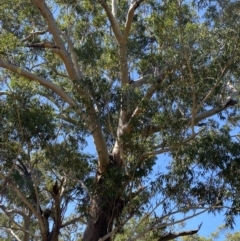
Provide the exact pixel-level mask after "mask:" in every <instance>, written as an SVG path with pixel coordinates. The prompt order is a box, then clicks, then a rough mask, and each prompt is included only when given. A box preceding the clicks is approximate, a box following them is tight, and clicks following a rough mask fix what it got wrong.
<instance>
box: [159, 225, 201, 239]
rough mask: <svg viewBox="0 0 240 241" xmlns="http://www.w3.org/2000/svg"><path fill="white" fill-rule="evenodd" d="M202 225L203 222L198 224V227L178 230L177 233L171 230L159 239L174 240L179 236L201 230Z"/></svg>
mask: <svg viewBox="0 0 240 241" xmlns="http://www.w3.org/2000/svg"><path fill="white" fill-rule="evenodd" d="M201 226H202V223H201V224H200V225H199V226H198V229H194V230H189V231H183V232H177V233H175V232H174V233H172V232H169V233H167V234H165V235H164V236H162V237H161V238H159V239H158V241H168V240H173V239H175V238H177V237H182V236H189V235H194V234H196V233H197V232H198V231H199V230H200V228H201Z"/></svg>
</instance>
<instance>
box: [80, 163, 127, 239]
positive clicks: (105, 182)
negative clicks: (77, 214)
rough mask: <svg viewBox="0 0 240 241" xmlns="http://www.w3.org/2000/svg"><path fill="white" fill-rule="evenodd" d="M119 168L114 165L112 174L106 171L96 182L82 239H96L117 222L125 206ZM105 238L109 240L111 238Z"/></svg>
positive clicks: (109, 230)
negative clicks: (105, 175)
mask: <svg viewBox="0 0 240 241" xmlns="http://www.w3.org/2000/svg"><path fill="white" fill-rule="evenodd" d="M108 170H111V168H110V169H108ZM112 170H113V169H112ZM121 170H122V167H119V166H117V167H116V166H115V167H114V170H113V172H111V171H110V173H112V174H109V173H108V175H107V177H101V178H100V180H98V182H97V183H96V186H97V187H96V190H95V195H94V196H92V200H91V201H90V208H89V217H88V221H87V227H86V229H85V232H84V235H83V241H98V240H99V238H102V237H104V236H105V235H106V234H108V233H109V232H111V231H112V228H113V224H114V222H115V224H116V223H118V218H119V216H120V215H121V213H122V210H123V208H124V206H125V201H124V200H123V199H122V198H121V195H122V191H123V190H121V189H122V186H121V185H122V173H121ZM109 183H110V184H109ZM120 190H121V191H120ZM106 240H107V241H110V240H111V238H108V239H106Z"/></svg>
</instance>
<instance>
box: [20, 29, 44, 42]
mask: <svg viewBox="0 0 240 241" xmlns="http://www.w3.org/2000/svg"><path fill="white" fill-rule="evenodd" d="M47 32H48V28H46V29H45V30H42V31H36V32H32V33H30V34H29V35H28V36H27V37H25V38H24V39H23V40H22V42H26V41H28V40H30V39H32V38H34V37H35V36H36V35H43V34H45V33H47Z"/></svg>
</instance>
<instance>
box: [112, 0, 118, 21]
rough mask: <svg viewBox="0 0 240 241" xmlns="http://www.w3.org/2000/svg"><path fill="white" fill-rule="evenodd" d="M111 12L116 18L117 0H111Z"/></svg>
mask: <svg viewBox="0 0 240 241" xmlns="http://www.w3.org/2000/svg"><path fill="white" fill-rule="evenodd" d="M112 14H113V16H114V17H115V18H117V0H112Z"/></svg>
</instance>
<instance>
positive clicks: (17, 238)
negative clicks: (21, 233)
mask: <svg viewBox="0 0 240 241" xmlns="http://www.w3.org/2000/svg"><path fill="white" fill-rule="evenodd" d="M6 230H7V232H8V233H10V234H11V235H12V236H13V237H14V238H15V239H16V240H17V241H21V239H20V238H19V237H18V236H17V234H15V233H14V232H13V230H12V229H11V228H6Z"/></svg>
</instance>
